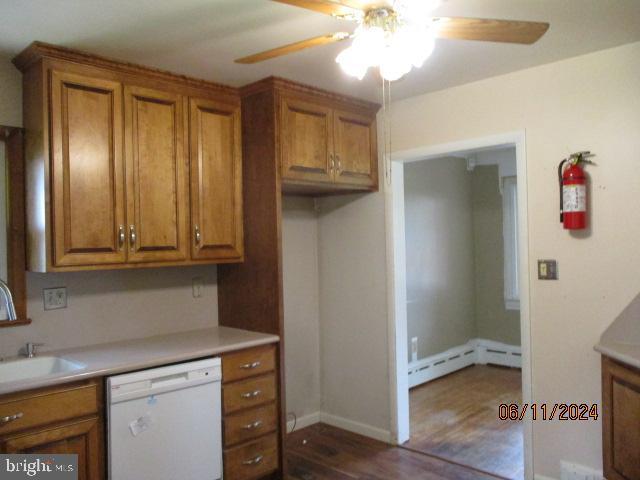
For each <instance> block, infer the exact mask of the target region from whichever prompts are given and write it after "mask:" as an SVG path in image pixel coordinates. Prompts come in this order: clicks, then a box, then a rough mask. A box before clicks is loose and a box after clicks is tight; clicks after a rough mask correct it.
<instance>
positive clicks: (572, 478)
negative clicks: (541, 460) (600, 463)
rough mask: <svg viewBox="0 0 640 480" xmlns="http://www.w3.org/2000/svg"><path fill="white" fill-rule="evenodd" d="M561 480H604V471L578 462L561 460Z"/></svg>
mask: <svg viewBox="0 0 640 480" xmlns="http://www.w3.org/2000/svg"><path fill="white" fill-rule="evenodd" d="M560 480H603V477H602V472H599V471H597V470H592V469H591V468H587V467H585V466H583V465H578V464H576V463H569V462H560Z"/></svg>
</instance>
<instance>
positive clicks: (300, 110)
mask: <svg viewBox="0 0 640 480" xmlns="http://www.w3.org/2000/svg"><path fill="white" fill-rule="evenodd" d="M281 110H282V111H281V114H280V122H281V132H282V133H281V135H282V153H281V158H282V160H281V163H282V177H283V178H285V179H288V180H292V181H297V180H301V181H311V182H320V183H323V184H324V183H330V182H332V181H333V180H334V176H333V165H334V163H335V161H334V154H333V151H334V149H333V112H332V111H331V109H330V108H328V107H326V106H323V105H319V104H314V103H311V102H305V101H303V100H298V99H296V98H288V97H283V98H282V107H281Z"/></svg>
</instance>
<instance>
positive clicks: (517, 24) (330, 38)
mask: <svg viewBox="0 0 640 480" xmlns="http://www.w3.org/2000/svg"><path fill="white" fill-rule="evenodd" d="M272 1H275V2H278V3H285V4H288V5H294V6H297V7H301V8H306V9H308V10H312V11H315V12H319V13H324V14H327V15H332V16H334V17H337V18H341V19H344V20H351V21H355V22H357V24H358V26H357V28H356V29H355V31H354V33H353V34H351V33H348V32H336V33H331V34H328V35H322V36H319V37H314V38H309V39H306V40H302V41H300V42H295V43H291V44H289V45H285V46H282V47H278V48H274V49H271V50H266V51H264V52H260V53H257V54H254V55H250V56H247V57H243V58H239V59H237V60H236V63H243V64H251V63H257V62H262V61H265V60H269V59H272V58H275V57H280V56H282V55H288V54H290V53H294V52H298V51H300V50H304V49H307V48H310V47H317V46H321V45H327V44H330V43H335V42H341V41H344V40H347V39H350V38H353V42H352V44H351V46H350V47H348V48H347V49H345V50H344V51H343V52H342V53H340V55H338V57H337V58H336V61H337V62H338V63H339V64H340V66H341V67H342V68H343V70H344V71H345V72H346V73H347V74H349V75H352V76H355V77H358V78H360V79H362V78H363V77H364V76H365V74H366V73H367V71H368V69H369V67H380V74H381V76H382V77H383V78H384V79H385V80H389V81H393V80H397V79H399V78H401V77H402V76H404V75H405V74H406V73H408V72H409V71H410V70H411V69H412V68H413V67H416V68H419V67H420V66H421V65H422V64H423V63H424V61H425V60H426V59H427V58H428V57H429V55H430V54H431V52H432V51H433V48H434V46H435V38H446V39H457V40H479V41H485V42H500V43H519V44H525V45H530V44H532V43H535V42H536V41H538V40H539V39H540V37H542V35H544V33H545V32H546V31H547V30H548V28H549V24H548V23H543V22H526V21H517V20H493V19H484V18H462V17H433V16H431V12H432V11H433V10H434V9H435V8H436V7H437V6H438V4H439V3H440V0H272Z"/></svg>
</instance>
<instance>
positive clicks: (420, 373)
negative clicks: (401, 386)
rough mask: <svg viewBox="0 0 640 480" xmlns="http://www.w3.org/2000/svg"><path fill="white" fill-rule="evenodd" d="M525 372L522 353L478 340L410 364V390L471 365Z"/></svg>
mask: <svg viewBox="0 0 640 480" xmlns="http://www.w3.org/2000/svg"><path fill="white" fill-rule="evenodd" d="M487 364H491V365H500V366H504V367H513V368H522V350H521V348H520V347H519V346H516V345H508V344H506V343H501V342H496V341H494V340H485V339H482V338H474V339H472V340H469V341H468V342H467V343H465V344H464V345H459V346H457V347H453V348H450V349H449V350H447V351H445V352H442V353H438V354H436V355H432V356H430V357H426V358H423V359H422V360H418V361H417V362H411V363H410V364H409V388H412V387H416V386H418V385H421V384H423V383H426V382H430V381H431V380H435V379H436V378H440V377H443V376H445V375H448V374H450V373H453V372H455V371H457V370H461V369H463V368H466V367H469V366H471V365H487Z"/></svg>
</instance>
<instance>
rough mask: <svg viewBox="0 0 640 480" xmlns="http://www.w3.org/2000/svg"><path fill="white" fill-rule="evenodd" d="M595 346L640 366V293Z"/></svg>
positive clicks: (613, 356)
mask: <svg viewBox="0 0 640 480" xmlns="http://www.w3.org/2000/svg"><path fill="white" fill-rule="evenodd" d="M594 348H595V349H596V351H598V352H600V353H601V354H603V355H606V356H607V357H611V358H613V359H614V360H618V361H619V362H622V363H624V364H627V365H630V366H632V367H635V368H640V294H638V295H637V296H636V298H634V299H633V300H632V301H631V303H630V304H629V305H627V306H626V307H625V309H624V310H623V311H622V312H621V313H620V315H618V316H617V317H616V319H615V320H614V321H613V323H612V324H611V325H610V326H609V328H607V329H606V330H605V332H604V333H603V334H602V336H601V337H600V341H599V342H598V343H597V344H596V346H595V347H594Z"/></svg>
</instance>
